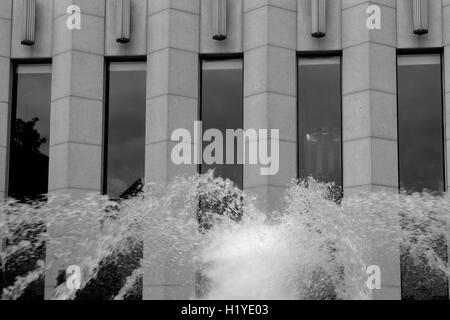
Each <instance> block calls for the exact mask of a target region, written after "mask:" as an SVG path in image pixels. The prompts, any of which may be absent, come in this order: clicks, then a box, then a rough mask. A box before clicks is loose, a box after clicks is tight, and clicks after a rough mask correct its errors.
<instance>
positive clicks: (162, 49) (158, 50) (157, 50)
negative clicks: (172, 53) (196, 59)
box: [147, 46, 198, 55]
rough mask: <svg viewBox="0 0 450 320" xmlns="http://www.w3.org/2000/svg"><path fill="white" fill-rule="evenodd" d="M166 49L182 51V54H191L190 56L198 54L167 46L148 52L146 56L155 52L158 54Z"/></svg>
mask: <svg viewBox="0 0 450 320" xmlns="http://www.w3.org/2000/svg"><path fill="white" fill-rule="evenodd" d="M168 49H173V50H179V51H184V52H187V53H192V54H195V55H197V54H198V51H192V50H188V49H183V48H177V47H173V46H167V47H163V48H159V49H156V50H153V51H148V52H147V55H150V54H152V53H157V52H160V51H164V50H168Z"/></svg>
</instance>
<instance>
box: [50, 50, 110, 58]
mask: <svg viewBox="0 0 450 320" xmlns="http://www.w3.org/2000/svg"><path fill="white" fill-rule="evenodd" d="M68 52H78V53H83V54H91V55H94V56H98V57H102V58H103V57H104V55H103V54H101V53H95V52H89V51H84V50H80V49H67V50H64V51H61V52H57V53H55V54H54V56H53V58H56V57H58V56H60V55H63V54H64V53H68Z"/></svg>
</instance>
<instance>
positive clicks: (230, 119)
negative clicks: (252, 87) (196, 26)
mask: <svg viewBox="0 0 450 320" xmlns="http://www.w3.org/2000/svg"><path fill="white" fill-rule="evenodd" d="M242 81H243V70H242V60H240V59H234V60H213V61H203V64H202V101H201V120H202V122H203V133H204V132H205V131H206V130H208V129H218V130H220V131H221V132H222V135H223V137H224V150H223V155H224V159H223V163H224V164H214V165H207V164H203V165H202V166H201V173H206V172H208V171H209V170H214V172H215V176H217V177H221V178H224V179H230V180H231V181H233V182H234V183H235V185H236V186H237V187H239V188H242V187H243V166H242V164H238V159H237V156H238V151H237V148H238V147H241V146H238V144H237V141H235V144H234V146H235V149H234V155H235V161H234V164H225V163H226V159H225V155H226V143H225V142H226V130H227V129H234V130H236V129H243V84H242ZM209 143H210V142H204V144H203V148H205V147H206V146H207V145H208V144H209Z"/></svg>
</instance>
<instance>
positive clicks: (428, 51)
mask: <svg viewBox="0 0 450 320" xmlns="http://www.w3.org/2000/svg"><path fill="white" fill-rule="evenodd" d="M413 55H416V56H419V55H420V56H426V55H439V58H440V69H441V74H440V79H441V88H440V90H441V118H442V121H441V125H442V150H443V154H442V155H443V156H442V161H443V182H444V190H443V193H444V194H445V193H446V192H447V190H448V187H447V179H448V177H447V174H448V173H447V169H448V168H447V144H446V135H447V133H446V110H445V102H446V101H445V65H444V62H445V60H444V50H443V48H420V49H417V48H414V49H397V52H396V61H395V62H396V64H395V65H396V68H395V71H396V99H397V100H396V116H397V159H398V161H397V174H398V176H397V183H398V192H399V193H401V192H404V191H405V190H402V187H401V180H400V178H401V177H400V117H399V113H400V112H399V109H400V108H399V106H400V104H399V91H398V89H399V72H398V71H399V58H400V56H413ZM447 249H448V248H447ZM402 258H403V255H402V253H401V252H400V263H401V262H402ZM402 268H403V266H402V265H400V288H401V291H402V292H401V296H402V299H406V298H409V297H408V296H405V295H404V294H405V292H403V288H404V281H405V280H404V273H403V272H402V271H403V270H402ZM446 286H447V289H448V288H449V286H450V282H449V281H448V279H447V283H446Z"/></svg>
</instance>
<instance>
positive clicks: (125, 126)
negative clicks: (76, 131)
mask: <svg viewBox="0 0 450 320" xmlns="http://www.w3.org/2000/svg"><path fill="white" fill-rule="evenodd" d="M108 81H109V86H108V104H107V108H106V141H105V162H104V167H105V168H104V172H105V173H104V177H105V182H104V192H105V193H106V194H108V195H109V196H110V197H111V198H128V197H130V196H133V195H135V194H136V193H138V192H139V191H140V190H141V188H142V184H143V178H144V167H145V108H146V102H145V99H146V63H145V62H111V63H110V64H109V79H108Z"/></svg>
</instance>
